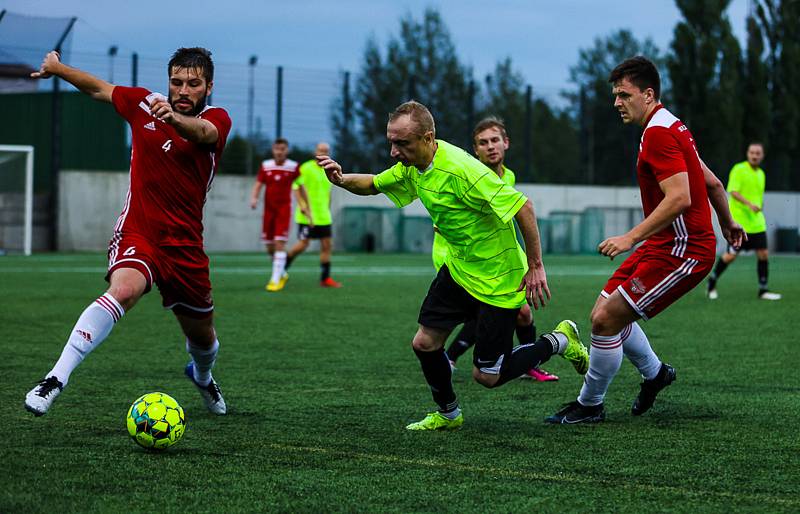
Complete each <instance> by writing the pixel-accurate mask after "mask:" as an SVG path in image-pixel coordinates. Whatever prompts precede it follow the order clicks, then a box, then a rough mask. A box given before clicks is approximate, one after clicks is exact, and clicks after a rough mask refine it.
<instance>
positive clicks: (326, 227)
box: [284, 142, 342, 287]
mask: <svg viewBox="0 0 800 514" xmlns="http://www.w3.org/2000/svg"><path fill="white" fill-rule="evenodd" d="M330 152H331V147H330V145H328V143H325V142H319V143H317V147H316V149H315V150H314V155H329V154H330ZM301 185H302V186H305V188H306V194H307V195H308V202H309V208H310V210H311V217H312V219H313V220H314V223H311V222H310V220H309V219H308V216H306V215H305V214H304V213H303V210H302V209H301V208H300V206H301V205H302V204H303V202H304V199H303V197H302V196H301V195H300V194H299V191H300V188H299V186H301ZM292 189H293V191H294V194H295V199H296V200H297V210H296V211H295V214H294V221H295V223H297V242H296V243H295V244H294V246H293V247H292V249H291V250H289V255H288V257H287V258H286V267H285V268H284V269H285V270H286V271H288V270H289V266H291V265H292V261H293V260H294V258H295V257H297V256H298V255H300V254H301V253H303V252H304V251H306V248H308V244H309V240H311V239H319V244H320V247H319V266H320V277H319V284H320V285H321V286H322V287H342V284H341V283H339V282H337V281H335V280H334V279H332V278H331V251H332V249H333V231H332V230H331V222H332V220H331V182H330V181H329V180H328V177H327V176H326V175H325V170H323V169H322V168H320V166H319V164H317V161H316V160H314V159H312V160H308V161H306V162H304V163H303V164H301V165H300V176H299V177H297V178H296V179H295V181H294V184H293V186H292Z"/></svg>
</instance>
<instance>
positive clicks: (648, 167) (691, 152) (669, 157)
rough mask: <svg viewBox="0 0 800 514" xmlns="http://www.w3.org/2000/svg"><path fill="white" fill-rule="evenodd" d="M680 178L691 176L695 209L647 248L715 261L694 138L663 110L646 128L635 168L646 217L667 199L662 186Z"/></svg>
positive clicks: (652, 238)
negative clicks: (660, 185)
mask: <svg viewBox="0 0 800 514" xmlns="http://www.w3.org/2000/svg"><path fill="white" fill-rule="evenodd" d="M682 172H685V173H688V174H689V193H690V195H691V200H692V205H691V207H689V208H688V209H686V210H685V211H683V213H682V214H681V215H680V216H678V217H677V218H676V219H675V221H673V222H672V224H671V225H670V226H668V227H666V228H664V229H662V230H661V231H659V232H656V233H655V234H653V235H652V236H650V237H649V238H648V239H647V242H646V243H645V244H647V245H658V246H659V247H661V248H664V249H667V250H669V252H670V254H671V255H674V256H676V257H691V258H696V259H708V258H711V259H713V258H714V252H715V249H716V237H715V236H714V229H713V227H712V225H711V209H710V207H709V204H708V192H707V191H706V181H705V177H704V176H703V168H702V167H701V165H700V156H699V155H698V153H697V148H696V147H695V144H694V138H693V137H692V134H691V132H689V129H688V128H686V125H684V124H683V122H682V121H681V120H679V119H678V118H676V117H675V116H674V115H673V114H672V113H671V112H669V111H668V110H666V109H665V108H664V107H663V106H662V105H660V104H659V105H658V106H657V107H656V108H655V109H654V110H653V112H652V113H650V117H649V119H648V120H647V123H646V124H645V129H644V133H643V134H642V141H641V143H640V145H639V159H638V161H637V163H636V174H637V176H638V179H639V190H640V191H641V194H642V208H643V210H644V215H645V216H649V215H650V213H651V212H653V210H654V209H655V208H656V207H657V206H658V204H659V203H660V202H661V201H662V200H663V199H664V192H663V191H661V188H660V187H659V186H658V183H659V182H661V181H662V180H664V179H667V178H669V177H671V176H673V175H675V174H676V173H682Z"/></svg>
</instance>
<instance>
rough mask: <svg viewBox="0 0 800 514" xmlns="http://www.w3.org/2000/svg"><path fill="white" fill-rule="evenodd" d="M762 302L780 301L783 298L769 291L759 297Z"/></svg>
mask: <svg viewBox="0 0 800 514" xmlns="http://www.w3.org/2000/svg"><path fill="white" fill-rule="evenodd" d="M758 298H759V299H760V300H780V299H781V298H783V297H782V296H781V295H780V294H779V293H771V292H769V291H764V292H763V293H761V294H760V295H758Z"/></svg>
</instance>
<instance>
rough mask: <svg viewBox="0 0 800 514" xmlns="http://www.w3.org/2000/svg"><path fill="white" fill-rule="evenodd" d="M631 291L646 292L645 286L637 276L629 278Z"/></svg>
mask: <svg viewBox="0 0 800 514" xmlns="http://www.w3.org/2000/svg"><path fill="white" fill-rule="evenodd" d="M631 291H633V292H634V293H636V294H644V293H646V292H647V288H646V287H644V284H642V281H641V280H639V278H638V277H636V278H633V279H631Z"/></svg>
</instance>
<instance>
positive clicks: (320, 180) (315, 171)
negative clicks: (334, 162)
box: [292, 159, 331, 226]
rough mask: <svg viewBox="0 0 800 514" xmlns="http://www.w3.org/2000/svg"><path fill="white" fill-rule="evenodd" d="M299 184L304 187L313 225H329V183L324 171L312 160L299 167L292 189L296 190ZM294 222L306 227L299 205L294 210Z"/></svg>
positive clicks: (306, 220) (304, 217)
mask: <svg viewBox="0 0 800 514" xmlns="http://www.w3.org/2000/svg"><path fill="white" fill-rule="evenodd" d="M301 184H302V185H304V186H306V193H308V202H309V204H311V205H310V207H311V216H312V217H313V218H314V225H315V226H317V225H330V224H331V182H330V180H328V177H327V176H326V175H325V170H323V169H322V168H321V167H320V166H319V165H318V164H317V161H315V160H314V159H312V160H310V161H306V162H304V163H303V164H301V165H300V175H299V176H298V177H297V178H296V179H295V180H294V183H293V184H292V189H297V188H298V187H299V186H300V185H301ZM294 221H295V222H296V223H298V224H301V225H308V218H306V216H305V214H303V213H302V212H301V211H300V206H299V205H298V206H297V209H295V213H294Z"/></svg>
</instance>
